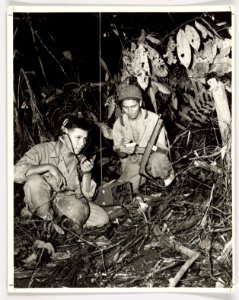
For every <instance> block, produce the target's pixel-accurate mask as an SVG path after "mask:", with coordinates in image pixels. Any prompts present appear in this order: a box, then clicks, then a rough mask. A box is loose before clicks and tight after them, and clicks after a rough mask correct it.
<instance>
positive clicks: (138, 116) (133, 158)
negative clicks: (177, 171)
mask: <svg viewBox="0 0 239 300" xmlns="http://www.w3.org/2000/svg"><path fill="white" fill-rule="evenodd" d="M118 102H119V104H120V106H121V110H122V114H121V116H120V117H119V118H118V119H117V120H116V121H115V123H114V126H113V141H114V150H115V151H116V152H117V153H118V155H119V157H120V158H121V168H122V175H121V176H120V178H119V179H120V180H124V181H130V182H132V185H133V190H134V192H137V190H138V188H139V186H140V185H142V184H143V183H145V181H146V178H145V177H143V176H140V174H139V170H140V162H141V158H142V153H143V152H142V149H144V150H145V148H146V146H147V144H148V142H149V140H150V137H151V134H152V132H153V130H154V127H155V125H156V123H157V120H158V118H159V117H158V115H157V114H155V113H153V112H150V111H148V110H145V109H143V108H141V106H142V102H143V97H142V93H141V90H140V89H139V88H138V87H137V86H134V85H127V86H125V87H122V88H121V89H120V91H119V96H118ZM147 171H148V173H149V174H150V175H151V176H153V177H154V178H161V179H163V182H164V185H165V186H169V185H170V184H171V183H172V182H173V180H174V178H175V175H174V171H173V168H172V165H171V162H170V161H169V159H168V148H167V144H166V137H165V128H164V127H162V129H161V132H160V134H159V136H158V140H157V143H156V148H155V151H154V152H153V153H152V154H151V155H150V156H149V160H148V163H147Z"/></svg>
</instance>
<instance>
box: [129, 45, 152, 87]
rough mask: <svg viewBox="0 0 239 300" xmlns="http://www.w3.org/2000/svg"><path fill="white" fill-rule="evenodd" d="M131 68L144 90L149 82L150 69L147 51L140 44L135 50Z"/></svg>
mask: <svg viewBox="0 0 239 300" xmlns="http://www.w3.org/2000/svg"><path fill="white" fill-rule="evenodd" d="M132 69H133V73H134V74H135V76H136V77H137V81H138V84H139V85H140V87H141V88H142V89H143V90H145V89H146V88H147V87H148V84H149V74H150V69H149V62H148V56H147V52H146V50H145V48H144V46H143V45H142V44H139V47H138V48H137V49H136V51H135V55H134V59H133V61H132Z"/></svg>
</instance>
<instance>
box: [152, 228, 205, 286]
mask: <svg viewBox="0 0 239 300" xmlns="http://www.w3.org/2000/svg"><path fill="white" fill-rule="evenodd" d="M153 231H154V234H155V235H156V237H157V238H158V239H159V240H160V241H162V243H163V244H164V245H165V246H168V247H169V248H172V249H174V250H176V251H178V252H180V253H181V254H182V255H185V256H187V257H189V259H188V260H187V261H186V262H185V264H184V265H183V266H182V267H181V269H180V270H179V271H178V273H177V274H176V276H175V277H174V278H173V279H170V280H169V287H175V286H176V285H177V284H178V282H179V280H180V279H181V278H182V276H183V275H184V274H185V272H186V271H187V270H188V269H189V267H190V266H191V265H192V264H193V263H194V262H195V260H197V259H198V257H199V255H200V254H199V252H196V251H194V250H191V249H189V248H187V247H185V246H183V245H182V244H181V243H179V242H176V241H175V240H174V239H173V237H172V236H171V237H169V238H166V237H165V235H164V234H163V233H162V231H161V230H160V228H159V226H158V225H155V226H154V229H153Z"/></svg>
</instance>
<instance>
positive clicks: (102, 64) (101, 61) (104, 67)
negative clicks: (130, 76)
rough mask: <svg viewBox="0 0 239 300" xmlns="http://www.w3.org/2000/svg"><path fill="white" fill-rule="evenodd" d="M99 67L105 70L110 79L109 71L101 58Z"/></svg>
mask: <svg viewBox="0 0 239 300" xmlns="http://www.w3.org/2000/svg"><path fill="white" fill-rule="evenodd" d="M100 65H101V67H102V68H103V69H104V70H105V72H106V73H107V74H108V76H109V77H111V74H110V71H109V69H108V67H107V65H106V63H105V61H104V60H103V58H101V57H100Z"/></svg>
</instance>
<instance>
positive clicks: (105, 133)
mask: <svg viewBox="0 0 239 300" xmlns="http://www.w3.org/2000/svg"><path fill="white" fill-rule="evenodd" d="M96 125H97V126H98V127H99V128H100V129H101V132H102V134H103V136H104V137H105V138H106V139H109V140H113V136H112V129H111V128H110V127H109V126H108V125H107V124H105V123H100V122H97V123H96Z"/></svg>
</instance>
